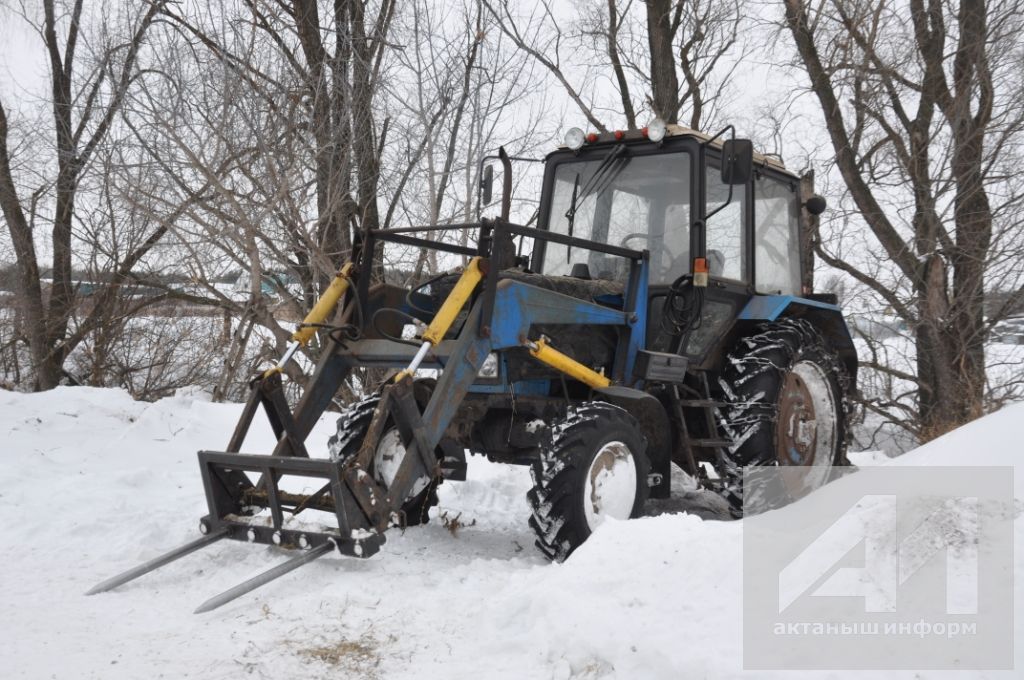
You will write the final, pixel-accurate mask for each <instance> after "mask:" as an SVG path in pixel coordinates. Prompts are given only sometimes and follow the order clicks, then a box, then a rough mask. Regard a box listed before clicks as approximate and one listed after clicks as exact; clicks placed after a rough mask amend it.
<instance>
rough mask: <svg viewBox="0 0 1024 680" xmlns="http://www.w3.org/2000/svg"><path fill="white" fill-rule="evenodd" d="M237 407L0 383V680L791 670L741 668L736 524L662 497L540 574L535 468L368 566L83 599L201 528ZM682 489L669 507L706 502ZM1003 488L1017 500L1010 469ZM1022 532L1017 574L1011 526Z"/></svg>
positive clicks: (181, 571) (169, 571)
mask: <svg viewBox="0 0 1024 680" xmlns="http://www.w3.org/2000/svg"><path fill="white" fill-rule="evenodd" d="M240 408H241V407H240V406H239V405H233V404H214V403H210V402H209V401H207V400H206V398H205V396H204V395H202V394H200V393H179V394H178V395H176V396H175V397H173V398H169V399H164V400H162V401H159V402H156V403H152V404H147V403H140V402H134V401H132V400H131V399H130V398H129V396H128V395H127V394H126V393H124V392H121V391H116V390H99V389H91V388H59V389H57V390H54V391H51V392H47V393H43V394H16V393H9V392H0V436H2V437H3V441H4V446H3V448H2V451H3V456H4V460H3V462H4V463H5V464H4V466H3V468H2V472H0V525H2V526H3V527H4V528H5V530H6V536H5V538H6V539H7V540H5V541H4V542H3V547H2V548H0V564H2V565H3V615H2V617H0V640H2V642H0V676H2V677H3V678H31V679H35V678H51V677H53V678H76V679H77V678H104V679H108V678H109V679H116V678H133V679H134V678H140V677H147V678H204V679H207V678H238V677H253V678H263V677H266V678H270V677H273V678H280V679H282V680H283V679H288V678H328V677H329V678H345V677H353V678H355V677H359V678H446V679H447V678H516V679H517V680H518V679H532V678H538V679H540V678H543V679H545V680H546V679H548V678H559V679H562V678H594V679H596V678H734V677H743V678H745V677H748V676H749V677H758V678H767V677H770V678H788V677H793V674H792V673H786V672H776V673H757V674H755V673H745V672H744V671H743V670H742V650H741V634H742V632H741V627H740V610H741V606H742V601H741V598H742V594H741V583H742V574H741V565H742V536H743V523H742V522H723V521H714V520H712V519H701V517H700V516H698V515H701V516H705V517H713V516H714V512H693V513H679V512H673V511H672V510H673V508H671V507H670V506H671V504H670V503H667V502H662V503H661V505H660V507H661V509H662V513H663V514H659V515H657V516H651V517H645V518H643V519H639V520H630V521H616V520H608V521H606V522H605V523H604V524H603V525H602V526H601V527H600V529H599V530H598V531H597V532H596V533H595V534H594V535H593V536H592V537H591V539H590V540H589V541H588V542H587V543H586V544H584V545H583V546H582V547H581V548H580V549H579V550H577V552H576V553H575V554H574V555H573V556H572V557H571V558H570V559H569V560H568V561H567V562H565V563H564V564H561V565H551V564H547V563H546V562H545V561H544V560H543V559H542V558H541V557H540V556H539V554H538V553H537V552H536V551H535V550H534V549H533V547H532V535H531V532H530V530H529V527H528V526H527V523H526V521H527V517H528V514H529V509H528V506H527V503H526V500H525V494H526V491H527V489H528V488H529V485H530V475H529V471H528V470H527V469H525V468H517V467H510V466H503V465H497V464H491V463H487V462H486V461H483V460H481V459H480V458H477V457H474V458H471V459H470V461H469V481H467V482H461V483H460V482H446V483H445V484H442V485H441V487H440V489H439V495H440V500H441V504H440V507H439V508H438V509H437V510H435V511H434V515H433V518H432V520H431V522H430V524H428V525H427V526H424V527H416V528H412V529H409V530H407V531H405V532H404V533H401V532H400V531H398V530H393V531H392V532H390V533H389V534H388V542H387V543H386V544H385V545H384V547H383V548H382V550H381V551H380V553H378V554H377V555H375V556H374V557H372V558H370V559H368V560H357V559H354V558H343V557H340V556H336V555H335V556H329V557H325V558H321V559H320V560H317V561H316V562H313V563H312V564H309V565H306V566H304V567H302V568H301V569H300V570H298V571H296V572H294V573H292V574H289V575H287V576H285V577H283V578H281V579H279V580H278V581H276V582H274V583H272V584H271V585H268V586H267V587H265V588H262V589H260V590H257V591H256V592H254V593H252V594H250V595H247V596H245V597H243V598H241V599H239V600H236V601H234V602H232V603H230V604H228V605H226V606H225V607H223V608H221V609H218V610H216V611H214V612H212V613H210V614H205V615H194V614H192V610H193V609H194V608H195V607H196V606H197V605H198V604H199V603H200V602H202V601H203V600H205V599H206V598H207V597H209V596H211V595H214V594H216V593H219V592H222V591H223V590H226V589H227V588H229V587H231V586H233V585H235V584H237V583H239V582H240V581H242V580H244V579H245V578H247V577H249V576H251V575H254V574H256V573H259V572H261V571H263V570H265V569H267V568H269V567H270V566H272V565H274V564H277V563H280V562H282V561H283V560H284V559H285V554H284V553H283V551H281V550H279V549H276V548H271V547H264V546H254V545H249V544H245V543H241V542H232V541H225V542H222V543H218V544H215V545H213V546H211V547H209V548H207V549H205V550H203V551H201V552H199V553H196V554H194V555H190V556H188V557H186V558H184V559H182V560H179V561H178V562H175V563H172V564H170V565H168V566H166V567H164V568H163V569H161V570H158V571H156V572H154V573H152V574H149V575H147V576H145V577H143V578H141V579H139V580H138V581H135V582H133V583H130V584H128V585H126V586H123V587H122V588H120V589H117V590H115V591H112V592H110V593H105V594H100V595H96V596H93V597H85V596H83V595H82V593H84V592H85V591H86V590H87V589H88V588H89V587H91V586H92V585H94V584H96V583H97V582H99V581H101V580H103V579H105V578H107V577H109V576H111V575H113V574H115V573H118V572H120V571H122V570H124V569H126V568H128V567H131V566H134V565H136V564H138V563H140V562H142V561H144V560H146V559H149V558H151V557H153V556H155V555H156V554H158V553H159V552H161V551H163V550H165V549H168V548H171V547H175V546H177V545H179V544H181V543H184V542H186V541H189V540H192V539H194V538H196V537H197V536H198V532H197V530H196V520H197V519H198V518H199V517H200V516H201V515H202V514H204V512H205V501H204V499H203V494H202V484H201V481H200V478H199V470H198V465H197V464H196V461H195V451H196V450H198V449H217V448H221V447H223V446H224V444H225V443H226V441H227V439H228V437H229V435H230V432H231V430H232V428H233V426H234V422H235V419H236V418H237V416H238V413H239V411H240ZM332 421H333V419H332V418H331V417H330V416H328V417H326V418H325V419H323V420H322V421H321V422H320V424H319V425H318V426H317V428H316V430H315V431H314V434H313V435H312V437H311V440H310V442H309V447H310V449H311V450H313V451H326V442H327V438H328V436H329V435H330V434H331V433H332V431H333V430H334V423H333V422H332ZM1022 421H1024V404H1018V405H1013V406H1009V407H1007V408H1005V409H1003V410H1002V411H1000V412H998V413H995V414H993V415H990V416H988V417H986V418H984V419H982V420H980V421H977V422H975V423H972V424H971V425H968V426H966V427H964V428H962V429H960V430H958V431H956V432H953V433H950V434H949V435H947V436H945V437H943V438H941V439H939V440H937V441H935V442H932V443H930V444H928V445H926V446H923V447H921V448H919V449H917V450H916V451H914V452H911V453H909V454H907V455H905V456H902V457H899V458H896V459H893V460H891V461H890V459H888V458H887V457H885V456H884V455H881V454H877V453H871V452H868V453H861V454H854V455H853V456H852V457H853V458H854V460H855V461H856V462H857V463H858V464H861V465H870V464H892V465H965V464H967V465H1013V466H1017V465H1024V463H1022V462H1021V448H1020V444H1019V440H1020V434H1019V433H1020V425H1019V424H1020V423H1021V422H1022ZM254 427H255V428H256V430H255V432H254V434H253V435H251V436H250V440H249V441H248V442H247V445H246V447H245V450H247V451H252V452H265V451H266V450H268V449H269V446H270V442H271V440H272V437H271V434H270V430H269V427H268V426H266V425H265V424H264V423H263V422H262V421H261V420H260V419H259V418H257V421H256V423H255V425H254ZM828 492H829V489H828V488H826V489H824V490H822V491H819V492H818V493H828ZM680 494H682V495H681V496H679V497H677V498H676V499H673V500H674V501H676V502H678V507H676V508H674V509H675V510H678V509H679V508H680V507H688V506H687V503H686V502H685V501H686V499H687V498H688V497H692V496H694V495H697V494H698V492H695V491H693V490H692V489H690V490H684V491H680ZM1015 495H1016V497H1017V499H1018V504H1020V503H1021V501H1022V499H1024V474H1017V475H1016V478H1015ZM704 501H706V499H704ZM705 505H706V506H707V507H705V508H704V509H705V510H707V509H709V508H710V509H713V505H714V504H713V503H707V502H705ZM441 516H443V521H442V519H441V518H440V517H441ZM446 525H447V526H446ZM1014 530H1015V542H1016V544H1017V545H1016V551H1015V560H1016V562H1015V570H1016V574H1017V576H1018V578H1021V577H1024V545H1022V541H1024V524H1022V521H1021V519H1020V516H1019V515H1018V518H1017V520H1016V521H1015V525H1014ZM1021 582H1022V583H1024V580H1022V581H1021ZM1016 598H1017V599H1016V604H1015V616H1016V620H1017V621H1024V607H1022V606H1021V602H1022V599H1021V596H1020V594H1019V592H1018V594H1017V596H1016ZM1019 637H1020V636H1018V638H1019ZM1020 648H1024V645H1018V651H1017V666H1018V668H1024V659H1022V658H1021V655H1022V652H1021V651H1020ZM822 675H823V676H825V677H829V678H850V679H851V680H852V679H853V678H861V677H863V676H864V675H865V674H864V673H860V672H853V671H850V672H830V673H827V674H822ZM947 676H948V677H954V676H953V674H952V673H949V674H944V673H942V672H935V671H926V672H907V673H885V674H879V673H872V674H869V677H885V678H907V679H908V680H909V679H910V678H914V679H918V678H941V677H947ZM801 677H821V675H814V674H807V673H804V674H802V675H801ZM955 677H956V678H963V677H965V676H964V675H963V674H957V675H956V676H955ZM971 677H985V678H1011V677H1019V676H1017V675H1015V674H1014V673H1013V672H1004V673H999V672H987V673H983V674H978V675H972V676H971Z"/></svg>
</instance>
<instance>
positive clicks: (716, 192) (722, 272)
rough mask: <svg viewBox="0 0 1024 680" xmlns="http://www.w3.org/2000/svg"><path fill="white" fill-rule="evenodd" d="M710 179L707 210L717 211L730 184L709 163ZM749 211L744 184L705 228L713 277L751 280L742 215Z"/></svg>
mask: <svg viewBox="0 0 1024 680" xmlns="http://www.w3.org/2000/svg"><path fill="white" fill-rule="evenodd" d="M705 177H706V180H707V189H706V204H705V205H706V212H705V214H709V213H711V212H712V211H714V210H717V209H718V208H719V207H720V206H721V205H722V204H723V203H725V201H726V199H727V198H728V197H729V185H728V184H724V183H723V182H722V171H721V170H720V169H719V168H716V167H713V166H712V165H711V164H710V163H709V164H708V166H707V169H706V171H705ZM746 211H747V192H746V188H745V187H744V186H742V185H737V186H733V187H732V200H731V201H729V204H728V205H727V206H725V207H724V208H722V209H721V210H719V211H718V212H717V213H715V214H714V215H712V216H711V217H710V218H709V219H708V221H707V225H706V227H705V229H706V234H707V236H706V245H707V256H708V267H709V269H710V272H711V276H714V277H717V278H724V279H733V280H735V281H743V282H746V281H749V275H748V272H747V268H746V265H745V263H746V261H747V230H746V229H745V228H744V224H743V216H744V215H746Z"/></svg>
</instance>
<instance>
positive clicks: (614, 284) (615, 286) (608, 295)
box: [499, 269, 626, 307]
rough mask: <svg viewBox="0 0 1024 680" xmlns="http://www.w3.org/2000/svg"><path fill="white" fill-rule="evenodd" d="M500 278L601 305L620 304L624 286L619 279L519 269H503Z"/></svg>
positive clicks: (619, 305) (617, 305) (616, 305)
mask: <svg viewBox="0 0 1024 680" xmlns="http://www.w3.org/2000/svg"><path fill="white" fill-rule="evenodd" d="M499 278H501V279H511V280H513V281H521V282H522V283H526V284H529V285H531V286H537V287H538V288H544V289H545V290H552V291H554V292H556V293H561V294H562V295H568V296H569V297H574V298H579V299H581V300H589V301H591V302H596V303H598V304H602V305H611V306H615V307H621V306H622V296H623V294H624V293H625V290H626V286H625V284H624V283H622V282H620V281H611V280H608V279H583V278H577V277H575V276H545V275H543V274H535V273H533V272H524V271H522V270H520V269H505V270H503V271H502V272H501V274H500V275H499Z"/></svg>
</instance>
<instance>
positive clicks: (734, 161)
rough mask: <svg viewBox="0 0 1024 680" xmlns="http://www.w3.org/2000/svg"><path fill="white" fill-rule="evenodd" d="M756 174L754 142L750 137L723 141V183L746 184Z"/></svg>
mask: <svg viewBox="0 0 1024 680" xmlns="http://www.w3.org/2000/svg"><path fill="white" fill-rule="evenodd" d="M753 174H754V144H753V142H751V141H750V140H749V139H729V140H726V141H725V142H723V143H722V184H734V185H735V184H746V183H747V182H749V181H750V176H751V175H753Z"/></svg>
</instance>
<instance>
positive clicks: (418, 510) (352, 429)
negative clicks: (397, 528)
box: [327, 395, 441, 526]
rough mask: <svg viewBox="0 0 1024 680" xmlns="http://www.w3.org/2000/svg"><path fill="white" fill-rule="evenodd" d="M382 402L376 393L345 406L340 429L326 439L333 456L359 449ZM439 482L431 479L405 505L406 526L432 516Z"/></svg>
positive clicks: (349, 456) (347, 457) (344, 456)
mask: <svg viewBox="0 0 1024 680" xmlns="http://www.w3.org/2000/svg"><path fill="white" fill-rule="evenodd" d="M379 403H380V396H379V395H373V396H370V397H367V398H365V399H363V400H361V401H357V402H355V403H353V404H350V405H349V406H348V407H346V408H344V409H342V411H341V414H340V415H339V416H338V431H337V433H336V434H334V435H332V436H331V438H330V439H328V440H327V449H328V452H329V454H330V456H331V460H341V461H343V462H347V461H348V460H351V459H352V458H354V457H355V456H356V454H357V453H359V448H360V447H361V446H362V444H363V439H365V438H366V432H367V430H369V428H370V421H372V420H373V414H374V412H376V410H377V405H378V404H379ZM385 431H387V427H385ZM368 472H369V473H371V474H373V470H368ZM440 483H441V480H440V479H435V480H433V481H431V482H430V484H428V485H427V488H426V489H424V490H423V491H421V492H420V493H419V494H418V495H416V496H414V497H413V498H410V499H409V500H408V501H406V502H405V503H404V504H403V505H402V513H403V514H404V515H405V526H416V525H419V524H426V523H427V521H428V520H429V519H430V508H432V507H434V506H435V505H437V486H438V485H439V484H440Z"/></svg>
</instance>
